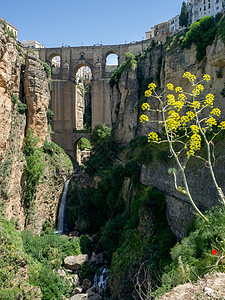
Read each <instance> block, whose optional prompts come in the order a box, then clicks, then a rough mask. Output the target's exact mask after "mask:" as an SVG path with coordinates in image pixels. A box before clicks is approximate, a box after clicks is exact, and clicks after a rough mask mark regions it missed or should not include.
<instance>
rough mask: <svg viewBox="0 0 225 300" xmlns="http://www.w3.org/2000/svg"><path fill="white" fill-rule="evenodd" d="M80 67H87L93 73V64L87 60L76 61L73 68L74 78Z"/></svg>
mask: <svg viewBox="0 0 225 300" xmlns="http://www.w3.org/2000/svg"><path fill="white" fill-rule="evenodd" d="M82 67H88V68H89V69H90V70H91V73H93V65H92V64H91V63H89V62H87V61H82V62H80V63H78V64H77V65H76V66H74V69H73V76H74V78H75V76H76V74H77V72H78V70H79V69H80V68H82Z"/></svg>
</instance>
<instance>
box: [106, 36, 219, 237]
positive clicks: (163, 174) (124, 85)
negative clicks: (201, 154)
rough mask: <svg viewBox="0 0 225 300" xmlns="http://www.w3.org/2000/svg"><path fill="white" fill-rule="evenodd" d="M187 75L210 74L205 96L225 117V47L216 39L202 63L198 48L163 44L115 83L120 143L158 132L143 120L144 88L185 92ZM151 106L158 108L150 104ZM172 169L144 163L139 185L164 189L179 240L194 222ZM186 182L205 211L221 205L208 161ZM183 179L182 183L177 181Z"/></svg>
mask: <svg viewBox="0 0 225 300" xmlns="http://www.w3.org/2000/svg"><path fill="white" fill-rule="evenodd" d="M186 71H189V72H191V73H192V74H195V75H196V77H197V78H201V77H202V75H204V74H209V75H210V76H211V81H210V84H207V85H205V91H204V94H203V95H205V94H207V93H213V94H214V95H215V106H216V107H218V108H220V109H221V112H222V114H221V118H222V119H225V104H224V97H223V96H222V95H221V92H222V90H223V89H224V83H225V80H224V76H225V47H224V44H223V42H222V41H221V40H220V39H218V40H216V41H214V43H213V44H212V45H211V46H208V48H207V55H206V57H205V58H204V59H203V60H202V61H200V62H198V61H197V60H196V50H195V46H194V45H192V47H191V48H190V49H184V50H181V48H180V47H173V49H171V50H169V51H166V50H165V49H164V48H163V46H162V45H159V46H154V47H152V48H150V49H149V51H148V52H147V53H146V55H145V57H143V58H142V59H141V61H140V63H139V64H138V67H137V68H135V67H134V68H133V69H130V70H126V71H125V72H123V74H122V76H121V78H120V80H119V82H118V84H117V85H114V87H113V88H112V90H111V103H112V107H113V109H112V111H113V115H112V120H113V125H114V126H115V135H116V138H117V141H119V142H120V143H123V144H128V143H129V141H130V140H131V139H134V138H136V137H138V136H147V135H148V133H149V132H150V131H156V132H157V131H160V128H158V125H157V124H156V123H150V125H149V124H147V125H146V124H144V125H142V124H141V123H140V121H139V116H140V114H141V110H140V104H138V102H141V101H140V99H143V98H144V97H143V94H144V90H145V89H147V85H148V84H149V83H150V82H155V83H156V84H157V86H160V87H161V89H163V88H165V86H166V84H167V83H172V84H174V85H175V86H182V87H183V89H184V90H185V91H190V88H191V87H190V83H189V82H188V80H187V79H184V78H182V76H183V74H184V72H186ZM151 107H152V108H157V106H156V104H155V103H154V102H151ZM158 118H159V116H157V113H155V115H153V114H152V120H155V119H158ZM223 144H224V141H223V140H219V141H217V142H216V145H215V149H216V150H215V151H216V152H215V153H216V165H215V173H216V175H217V179H218V182H219V185H220V186H221V187H222V189H223V190H225V184H224V180H223V178H224V172H223V169H224V151H223ZM170 167H176V165H175V164H173V162H172V161H170V160H168V159H163V160H159V159H157V157H156V155H155V156H154V157H153V159H152V161H151V162H149V163H146V164H144V163H143V164H142V167H141V177H140V178H141V183H143V184H145V185H150V186H154V187H157V188H158V189H159V190H161V191H163V192H164V194H165V197H166V202H167V219H168V222H169V225H170V227H171V229H172V231H173V232H174V233H175V235H176V236H177V237H179V238H181V237H183V236H184V234H185V227H186V226H187V224H188V223H189V221H190V220H191V218H192V216H193V214H192V213H191V212H192V207H191V205H190V204H189V203H188V201H187V199H186V198H185V196H184V195H183V194H181V193H179V192H177V191H176V189H175V187H174V181H173V177H170V176H169V175H168V173H167V171H168V169H169V168H170ZM187 174H188V182H189V185H190V189H191V192H192V194H193V198H194V200H195V201H196V203H197V205H198V206H199V207H200V208H201V209H202V210H205V209H209V208H210V207H211V206H214V205H218V204H219V202H218V195H217V193H216V191H215V189H214V188H213V185H212V180H211V176H210V173H209V171H208V169H207V168H205V166H204V163H201V162H199V161H196V160H194V159H192V160H191V161H190V164H189V166H188V167H187ZM178 181H180V179H178Z"/></svg>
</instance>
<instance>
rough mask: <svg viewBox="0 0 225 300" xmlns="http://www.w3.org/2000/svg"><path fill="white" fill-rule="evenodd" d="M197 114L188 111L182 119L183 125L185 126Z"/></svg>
mask: <svg viewBox="0 0 225 300" xmlns="http://www.w3.org/2000/svg"><path fill="white" fill-rule="evenodd" d="M194 117H195V114H194V113H193V112H192V111H188V112H187V113H186V115H185V116H182V117H181V119H180V124H181V126H183V127H185V126H186V125H187V123H189V122H190V121H191V120H192V119H194Z"/></svg>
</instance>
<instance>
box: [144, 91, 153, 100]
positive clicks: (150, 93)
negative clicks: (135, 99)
mask: <svg viewBox="0 0 225 300" xmlns="http://www.w3.org/2000/svg"><path fill="white" fill-rule="evenodd" d="M151 95H152V91H151V90H147V91H145V97H148V98H149V97H151Z"/></svg>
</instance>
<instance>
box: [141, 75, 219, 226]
mask: <svg viewBox="0 0 225 300" xmlns="http://www.w3.org/2000/svg"><path fill="white" fill-rule="evenodd" d="M183 77H184V78H186V79H188V80H189V82H190V83H191V85H192V91H191V92H184V91H183V88H182V87H180V86H178V87H174V85H173V84H171V83H168V84H167V85H166V89H165V90H164V91H163V92H162V93H161V94H157V92H156V85H155V84H154V83H150V84H149V86H148V88H149V89H148V90H147V91H146V92H145V95H146V97H151V98H153V99H155V100H157V101H158V104H159V106H158V108H157V109H152V108H151V106H150V105H149V104H148V103H144V104H143V105H142V109H143V110H146V111H147V112H148V113H151V112H153V111H154V112H157V113H158V114H159V113H160V114H161V119H160V120H155V121H154V120H152V119H151V118H150V117H148V116H147V115H141V116H140V121H141V122H143V123H145V122H157V123H161V124H163V126H164V129H165V139H160V137H159V135H158V134H157V133H155V132H150V133H149V135H148V142H154V143H163V142H167V143H168V144H169V150H170V153H171V156H173V157H174V158H175V160H176V163H177V166H178V171H176V170H175V169H171V170H173V171H172V172H170V173H172V174H173V175H174V182H175V188H176V189H177V190H178V191H180V192H181V193H184V194H186V195H187V197H188V199H189V201H190V202H191V204H192V206H193V207H194V209H195V210H196V212H197V213H198V214H199V215H200V216H201V217H202V218H203V219H204V220H205V221H206V222H207V223H208V224H210V222H209V220H208V218H206V216H205V215H204V214H203V213H202V212H201V211H200V210H199V208H198V207H197V205H196V204H195V202H194V200H193V198H192V195H191V193H190V191H189V187H188V182H187V178H186V173H185V168H186V164H187V162H188V160H189V159H190V158H191V157H192V156H196V157H198V158H200V159H202V160H203V161H204V162H205V165H207V166H208V168H209V170H210V173H211V176H212V179H213V182H214V185H215V187H216V189H217V191H218V194H219V197H220V201H221V202H222V203H223V204H224V205H225V197H224V194H223V191H222V189H221V188H220V187H219V185H218V183H217V180H216V177H215V174H214V170H213V165H212V161H211V157H212V155H211V151H212V147H214V144H213V139H214V138H215V137H216V136H217V135H218V134H219V133H220V131H221V130H224V129H225V121H222V122H220V123H219V122H218V121H217V120H216V118H217V117H219V116H220V114H221V111H220V109H219V108H214V95H213V94H207V95H206V96H205V97H204V98H203V97H202V98H203V99H200V100H199V99H198V100H197V99H196V98H197V97H198V98H199V96H200V95H201V93H202V92H203V91H204V86H203V84H202V83H203V82H204V81H206V82H209V81H210V76H209V75H208V74H205V75H204V76H203V78H202V79H201V80H200V81H199V82H196V76H195V75H193V74H191V73H190V72H185V73H184V75H183ZM167 91H169V94H168V95H167V96H165V94H166V93H167ZM171 92H172V93H171ZM173 93H174V94H173ZM213 126H216V128H217V131H216V132H213ZM207 131H211V132H212V135H210V136H211V137H210V139H208V136H209V135H207ZM180 133H182V134H180ZM202 140H204V142H205V144H206V148H207V159H206V158H203V157H201V156H199V155H198V151H199V150H200V149H201V146H202ZM175 144H179V145H180V146H179V147H177V146H176V147H175ZM177 149H179V150H177ZM183 153H185V156H186V158H184V155H183V156H182V157H181V154H183ZM178 173H181V174H182V179H183V185H184V186H183V187H180V186H178V185H177V174H178ZM210 225H211V226H212V224H210Z"/></svg>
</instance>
